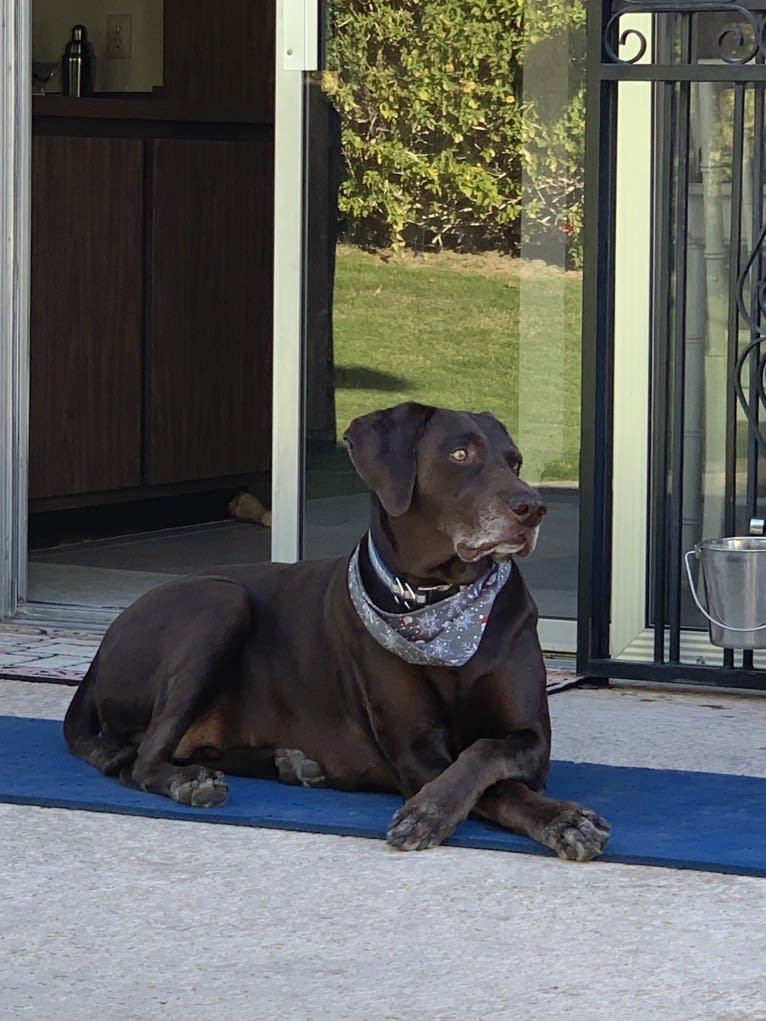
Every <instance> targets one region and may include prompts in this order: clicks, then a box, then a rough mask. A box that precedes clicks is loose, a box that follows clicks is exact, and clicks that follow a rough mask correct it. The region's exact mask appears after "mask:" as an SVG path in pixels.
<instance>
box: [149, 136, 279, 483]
mask: <svg viewBox="0 0 766 1021" xmlns="http://www.w3.org/2000/svg"><path fill="white" fill-rule="evenodd" d="M152 151H153V156H152V238H151V245H150V248H151V259H150V287H151V297H150V302H149V309H150V312H149V321H148V337H147V371H148V400H147V423H146V425H147V449H146V476H145V481H146V482H147V483H171V482H179V481H189V480H193V479H203V478H216V477H222V476H231V475H244V474H247V473H249V472H255V471H259V470H263V469H265V468H267V467H268V465H269V460H270V450H271V308H272V279H273V275H272V247H273V243H272V230H273V227H272V223H273V212H272V209H273V198H272V195H273V145H272V143H271V142H270V141H258V140H246V141H208V140H204V141H203V140H179V139H168V140H157V141H155V142H154V143H153V146H152Z"/></svg>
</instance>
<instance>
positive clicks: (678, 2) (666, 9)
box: [604, 0, 766, 65]
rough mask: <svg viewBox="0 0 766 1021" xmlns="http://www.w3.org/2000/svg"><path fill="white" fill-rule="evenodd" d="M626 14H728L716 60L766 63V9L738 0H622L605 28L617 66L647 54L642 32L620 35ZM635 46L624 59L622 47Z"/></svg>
mask: <svg viewBox="0 0 766 1021" xmlns="http://www.w3.org/2000/svg"><path fill="white" fill-rule="evenodd" d="M626 14H676V15H684V16H686V17H693V16H695V15H697V16H704V15H709V14H726V15H729V16H730V17H731V19H732V20H731V22H730V23H729V24H725V25H723V26H722V27H721V28H719V30H718V32H717V33H716V36H715V50H714V52H713V54H712V56H713V57H714V58H717V59H719V60H721V61H723V62H724V63H726V64H732V65H745V64H749V63H750V62H751V61H761V60H766V10H759V9H755V8H753V9H751V8H749V7H745V6H743V5H742V4H741V3H737V2H735V0H708V2H706V0H657V2H653V0H620V3H619V4H616V5H615V7H614V9H613V12H612V14H611V16H610V18H609V20H608V21H607V24H606V28H605V29H604V51H605V53H606V55H607V57H608V59H609V60H610V61H612V62H613V63H615V64H637V63H638V62H639V61H640V60H641V59H642V58H643V57H644V56H645V54H646V52H647V49H648V41H647V39H646V36H645V35H644V34H643V32H641V30H640V29H638V28H635V27H630V28H626V29H623V31H622V32H620V24H619V22H620V18H621V17H623V16H624V15H626ZM629 45H631V46H635V48H636V49H635V52H633V53H631V54H630V56H620V53H619V51H620V48H627V47H628V46H629Z"/></svg>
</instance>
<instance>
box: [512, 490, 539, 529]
mask: <svg viewBox="0 0 766 1021" xmlns="http://www.w3.org/2000/svg"><path fill="white" fill-rule="evenodd" d="M511 510H512V511H513V513H514V514H515V515H516V517H517V518H519V520H520V521H521V522H522V523H523V524H525V525H529V526H530V527H531V528H534V527H535V525H537V524H538V523H539V522H540V521H541V520H542V518H543V517H544V515H545V514H546V513H547V510H548V508H547V507H546V506H545V504H544V503H543V502H542V500H541V499H540V498H539V497H530V496H517V497H516V498H515V499H513V500H511Z"/></svg>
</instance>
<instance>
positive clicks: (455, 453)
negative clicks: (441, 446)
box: [449, 447, 468, 461]
mask: <svg viewBox="0 0 766 1021" xmlns="http://www.w3.org/2000/svg"><path fill="white" fill-rule="evenodd" d="M449 456H450V460H451V461H465V460H467V458H468V451H467V450H466V449H465V447H458V448H457V450H452V451H450V455H449Z"/></svg>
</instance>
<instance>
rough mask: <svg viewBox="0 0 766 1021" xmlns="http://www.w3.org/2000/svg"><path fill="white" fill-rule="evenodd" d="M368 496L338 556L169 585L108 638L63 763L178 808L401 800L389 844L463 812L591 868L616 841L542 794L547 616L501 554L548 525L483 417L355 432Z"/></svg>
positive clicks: (368, 421)
mask: <svg viewBox="0 0 766 1021" xmlns="http://www.w3.org/2000/svg"><path fill="white" fill-rule="evenodd" d="M346 441H347V443H348V447H349V451H350V454H351V458H352V460H353V462H354V465H355V467H356V468H357V470H358V472H359V474H360V475H361V476H362V478H363V479H364V480H365V482H366V483H367V484H368V485H369V486H370V488H371V490H372V512H371V523H370V532H369V534H368V536H366V537H365V539H363V540H362V542H361V543H360V545H359V547H358V550H357V551H356V552H355V553H354V555H353V556H352V558H351V559H350V560H349V558H347V557H343V558H340V559H333V560H325V561H314V562H303V563H299V564H289V565H287V564H257V565H254V566H248V567H235V568H226V569H223V570H219V571H216V572H215V573H213V572H209V573H201V574H198V575H194V576H191V577H188V578H184V579H180V580H178V581H172V582H170V583H168V584H166V585H163V586H161V587H159V588H156V589H154V590H153V591H151V592H149V593H147V594H146V595H145V596H142V597H141V598H140V599H139V600H138V601H137V602H136V603H135V604H134V605H133V606H131V607H130V608H128V609H127V610H126V611H125V612H124V613H123V614H122V615H121V616H120V617H119V618H118V619H117V620H116V621H115V622H114V624H112V626H111V627H110V628H109V630H108V631H107V633H106V635H105V637H104V640H103V642H102V643H101V647H100V648H99V650H98V653H97V654H96V657H95V659H94V660H93V663H92V664H91V667H90V669H89V671H88V673H87V675H86V677H85V679H84V680H83V682H82V684H81V685H80V688H79V689H78V691H77V693H76V694H75V696H74V699H73V700H72V704H71V705H70V707H69V710H68V712H67V715H66V719H65V722H64V733H65V736H66V740H67V742H68V744H69V747H70V748H71V750H72V751H73V752H74V753H75V754H76V755H78V756H80V757H81V758H83V759H85V760H86V761H87V762H89V763H90V764H91V765H93V766H95V767H96V768H97V769H100V770H102V771H103V772H104V773H106V774H109V775H117V776H119V778H120V779H121V780H122V782H123V783H125V784H128V785H130V786H134V787H139V788H142V789H143V790H146V791H151V792H153V793H155V794H163V795H166V796H169V797H171V798H174V799H175V800H177V801H179V802H182V803H184V804H192V805H198V806H212V805H216V804H219V803H220V802H222V801H223V800H224V798H225V797H226V793H227V786H226V783H225V781H224V778H223V775H222V772H221V771H228V772H231V773H236V774H241V775H247V776H258V777H271V778H274V779H281V780H283V781H285V782H289V783H303V784H305V785H307V786H317V785H327V786H330V787H336V788H341V789H344V790H387V791H391V790H394V791H399V792H401V794H402V795H403V796H404V798H405V799H406V801H405V804H404V806H403V807H402V808H401V809H400V810H399V811H398V812H397V813H396V815H395V816H394V818H393V820H392V822H391V826H390V828H389V831H388V842H389V843H390V844H391V845H392V846H393V847H397V848H401V849H403V850H413V849H419V848H424V847H430V846H432V845H434V844H439V843H440V842H441V841H443V840H444V839H445V838H446V837H447V836H449V834H451V833H452V831H453V830H454V829H455V827H456V826H457V825H458V823H460V822H461V820H463V819H465V818H466V816H468V814H469V813H471V812H474V813H476V814H477V815H479V816H482V817H484V818H486V819H491V820H493V821H494V822H497V823H499V824H500V825H501V826H505V827H508V828H509V829H511V830H514V831H516V832H518V833H522V834H526V835H527V836H529V837H532V838H533V839H534V840H537V841H539V842H540V843H542V844H545V845H546V846H547V847H551V848H553V849H554V850H555V851H556V852H558V854H559V855H560V856H561V857H564V858H573V859H579V860H585V859H588V858H592V857H594V855H596V854H598V853H599V852H600V851H601V850H602V848H603V847H604V845H605V843H606V840H607V835H608V826H607V824H606V823H605V822H604V821H603V820H602V819H600V818H599V817H598V816H597V815H595V814H594V813H593V812H591V811H589V810H588V809H585V808H582V807H580V806H579V805H576V804H573V803H571V802H561V801H554V800H552V799H550V798H548V797H546V796H545V795H544V794H543V793H542V791H543V787H544V784H545V779H546V775H547V772H548V768H549V757H550V722H549V716H548V707H547V699H546V689H545V666H544V663H543V659H542V656H541V652H540V646H539V643H538V640H537V634H536V622H537V609H536V607H535V604H534V602H533V601H532V599H531V598H530V596H529V594H528V592H527V589H526V587H525V585H524V582H523V580H522V578H521V574H520V572H519V570H518V567H517V565H516V563H515V561H513V560H512V557H513V556H526V555H527V554H528V553H530V552H531V551H532V550H533V549H534V546H535V542H536V539H537V532H538V527H539V524H540V520H541V518H542V516H543V515H544V513H545V507H544V506H543V505H542V502H541V500H540V497H539V495H538V494H537V493H536V492H535V490H534V489H532V488H531V487H530V486H528V485H527V484H526V483H524V482H522V481H521V479H520V478H519V469H520V467H521V454H520V453H519V451H518V449H517V447H516V446H515V445H514V444H513V442H512V441H511V439H510V437H509V436H508V434H507V432H506V431H505V429H504V428H503V427H502V426H501V425H500V423H499V422H498V421H497V420H496V419H495V418H493V416H492V415H489V414H486V413H484V414H470V413H467V412H456V411H446V410H443V409H439V408H433V407H425V406H423V405H419V404H412V403H408V404H401V405H398V406H397V407H394V408H390V409H387V410H385V411H377V412H373V413H372V414H369V415H365V416H363V417H362V418H358V419H356V420H355V421H354V422H353V423H352V424H351V427H350V428H349V430H348V432H347V433H346Z"/></svg>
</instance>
